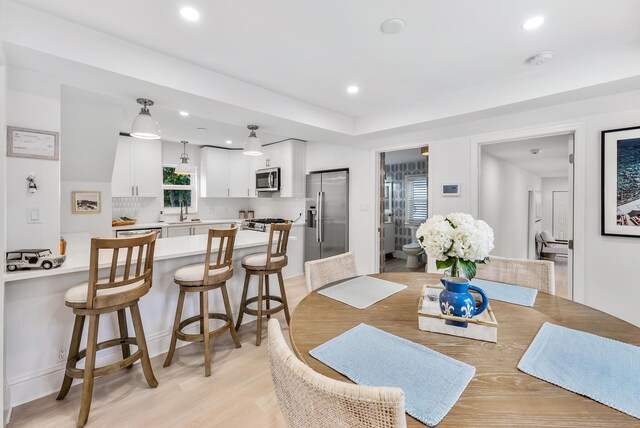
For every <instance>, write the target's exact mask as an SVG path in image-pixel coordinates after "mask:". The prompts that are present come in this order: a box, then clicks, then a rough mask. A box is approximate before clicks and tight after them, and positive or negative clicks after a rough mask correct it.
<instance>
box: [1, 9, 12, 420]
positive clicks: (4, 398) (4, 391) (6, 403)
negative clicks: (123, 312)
mask: <svg viewBox="0 0 640 428" xmlns="http://www.w3.org/2000/svg"><path fill="white" fill-rule="evenodd" d="M1 9H2V7H1V6H0V10H1ZM1 55H2V49H1V48H0V57H1ZM0 64H1V63H0ZM6 95H7V68H6V67H5V66H4V65H1V66H0V130H2V132H0V254H2V255H4V253H5V251H6V248H7V242H6V238H7V223H6V218H7V198H6V192H7V188H6V182H7V155H6V153H7V134H6V132H4V130H5V129H6V126H7V108H6ZM0 273H1V274H2V275H0V367H2V370H0V385H1V386H0V403H2V408H3V421H4V424H3V426H4V425H5V424H6V423H7V420H8V412H9V409H10V400H9V393H8V389H9V387H8V385H7V382H6V375H5V374H6V368H5V364H4V361H5V357H4V354H5V347H4V312H5V311H4V285H5V284H4V267H3V268H2V269H0Z"/></svg>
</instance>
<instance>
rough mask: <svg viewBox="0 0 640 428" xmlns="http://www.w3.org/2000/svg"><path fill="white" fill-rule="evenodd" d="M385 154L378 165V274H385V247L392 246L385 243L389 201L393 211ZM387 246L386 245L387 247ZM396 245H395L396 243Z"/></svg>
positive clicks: (381, 156)
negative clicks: (385, 219) (386, 214)
mask: <svg viewBox="0 0 640 428" xmlns="http://www.w3.org/2000/svg"><path fill="white" fill-rule="evenodd" d="M384 167H385V154H384V153H380V161H379V164H378V181H379V185H380V187H379V189H378V200H379V201H380V216H379V218H378V233H379V236H380V238H379V246H378V248H379V252H378V259H379V261H378V265H379V268H378V269H379V270H378V272H380V273H382V272H384V264H385V260H386V252H387V248H385V247H389V246H390V244H389V243H388V242H385V233H384V231H385V228H386V225H385V224H384V217H385V211H386V210H387V206H386V205H387V201H388V205H389V206H388V209H389V210H392V209H393V207H392V206H391V204H392V202H391V191H392V190H391V189H392V186H391V184H390V185H389V186H388V188H387V185H386V184H387V183H386V179H385V178H386V177H385V176H386V174H385V170H384ZM389 238H390V237H387V239H389ZM385 244H386V245H385ZM394 245H395V243H394Z"/></svg>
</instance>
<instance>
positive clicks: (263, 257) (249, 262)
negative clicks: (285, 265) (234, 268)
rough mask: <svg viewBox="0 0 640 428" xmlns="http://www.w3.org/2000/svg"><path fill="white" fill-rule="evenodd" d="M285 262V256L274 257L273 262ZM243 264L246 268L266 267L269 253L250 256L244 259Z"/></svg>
mask: <svg viewBox="0 0 640 428" xmlns="http://www.w3.org/2000/svg"><path fill="white" fill-rule="evenodd" d="M282 260H284V256H278V257H272V258H271V262H272V263H275V262H279V261H282ZM242 264H243V265H246V266H255V267H260V266H265V265H266V264H267V253H253V254H248V255H246V256H244V257H243V258H242Z"/></svg>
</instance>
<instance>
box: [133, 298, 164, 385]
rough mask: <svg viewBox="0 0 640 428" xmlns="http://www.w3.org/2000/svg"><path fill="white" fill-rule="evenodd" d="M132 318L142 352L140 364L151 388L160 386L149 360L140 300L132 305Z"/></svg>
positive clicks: (137, 341)
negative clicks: (139, 305)
mask: <svg viewBox="0 0 640 428" xmlns="http://www.w3.org/2000/svg"><path fill="white" fill-rule="evenodd" d="M130 310H131V319H132V320H133V329H134V330H135V332H136V344H137V345H138V349H139V350H140V351H141V352H142V356H141V357H140V365H141V366H142V373H144V377H145V379H147V383H148V384H149V386H150V387H151V388H155V387H156V386H158V381H157V380H156V377H155V376H154V375H153V369H152V368H151V361H149V350H148V349H147V339H146V338H145V337H144V328H143V327H142V318H141V317H140V308H139V307H138V302H136V303H134V304H133V305H131V309H130Z"/></svg>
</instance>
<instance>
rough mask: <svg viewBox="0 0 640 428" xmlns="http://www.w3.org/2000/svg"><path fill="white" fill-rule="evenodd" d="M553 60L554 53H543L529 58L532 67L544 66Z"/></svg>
mask: <svg viewBox="0 0 640 428" xmlns="http://www.w3.org/2000/svg"><path fill="white" fill-rule="evenodd" d="M551 58H553V51H542V52H539V53H537V54H535V55H532V56H530V57H529V58H527V62H528V63H529V64H531V65H542V64H544V63H546V62H548V61H549V60H551Z"/></svg>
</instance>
